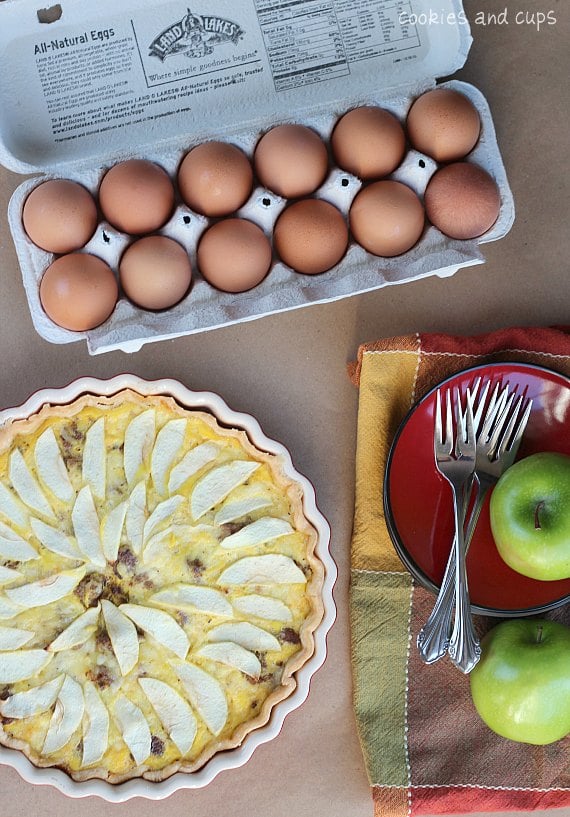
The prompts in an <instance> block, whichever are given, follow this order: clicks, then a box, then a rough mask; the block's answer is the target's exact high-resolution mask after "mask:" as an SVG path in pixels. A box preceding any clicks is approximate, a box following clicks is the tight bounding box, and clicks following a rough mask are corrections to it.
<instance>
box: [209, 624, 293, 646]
mask: <svg viewBox="0 0 570 817" xmlns="http://www.w3.org/2000/svg"><path fill="white" fill-rule="evenodd" d="M208 641H233V642H234V643H235V644H239V645H240V646H241V647H245V649H246V650H258V651H260V652H263V651H265V650H280V649H281V645H280V644H279V642H278V641H277V639H276V638H275V636H274V635H272V634H271V633H268V632H267V631H266V630H262V629H261V627H256V625H255V624H250V623H249V621H230V622H227V623H225V624H218V625H217V626H216V627H213V628H212V629H211V630H210V632H209V633H208Z"/></svg>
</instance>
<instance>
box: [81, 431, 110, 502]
mask: <svg viewBox="0 0 570 817" xmlns="http://www.w3.org/2000/svg"><path fill="white" fill-rule="evenodd" d="M82 476H83V482H84V483H85V484H86V485H89V487H90V488H91V491H92V492H93V496H96V497H97V499H105V490H106V485H107V448H106V446H105V418H104V417H99V419H98V420H96V421H95V422H94V423H93V425H92V426H91V428H90V429H88V431H87V434H86V435H85V445H84V446H83V464H82Z"/></svg>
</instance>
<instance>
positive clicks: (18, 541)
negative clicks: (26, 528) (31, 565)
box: [0, 497, 39, 562]
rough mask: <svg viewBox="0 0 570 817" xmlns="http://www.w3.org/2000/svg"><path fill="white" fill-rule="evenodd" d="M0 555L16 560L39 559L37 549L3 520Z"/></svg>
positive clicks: (0, 523) (0, 531)
mask: <svg viewBox="0 0 570 817" xmlns="http://www.w3.org/2000/svg"><path fill="white" fill-rule="evenodd" d="M1 501H2V500H1V497H0V502H1ZM0 556H2V557H4V559H14V561H16V562H29V561H31V560H32V559H39V553H38V552H37V550H36V549H35V548H33V547H32V546H31V545H30V544H29V543H28V542H26V540H25V539H22V537H21V536H18V534H17V533H15V531H13V530H12V528H9V527H8V525H4V523H3V522H0Z"/></svg>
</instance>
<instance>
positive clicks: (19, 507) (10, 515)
mask: <svg viewBox="0 0 570 817" xmlns="http://www.w3.org/2000/svg"><path fill="white" fill-rule="evenodd" d="M0 512H1V513H3V514H4V516H5V517H6V519H8V520H9V521H10V522H13V523H14V525H18V527H20V528H27V526H28V511H27V509H26V506H25V505H23V504H22V503H21V502H20V500H19V499H17V498H16V497H15V496H14V494H13V493H12V491H10V490H8V488H6V486H5V485H4V483H3V482H0Z"/></svg>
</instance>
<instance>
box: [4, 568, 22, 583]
mask: <svg viewBox="0 0 570 817" xmlns="http://www.w3.org/2000/svg"><path fill="white" fill-rule="evenodd" d="M23 578H24V577H23V575H22V574H21V573H20V571H19V570H14V568H12V567H4V566H3V565H0V584H12V583H13V582H17V581H18V579H23Z"/></svg>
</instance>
